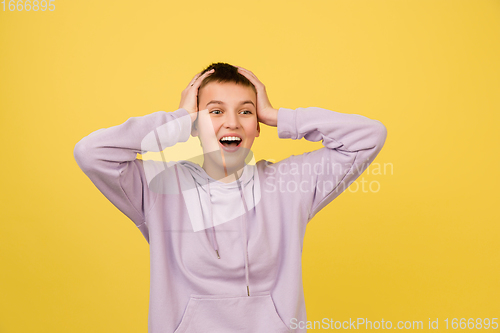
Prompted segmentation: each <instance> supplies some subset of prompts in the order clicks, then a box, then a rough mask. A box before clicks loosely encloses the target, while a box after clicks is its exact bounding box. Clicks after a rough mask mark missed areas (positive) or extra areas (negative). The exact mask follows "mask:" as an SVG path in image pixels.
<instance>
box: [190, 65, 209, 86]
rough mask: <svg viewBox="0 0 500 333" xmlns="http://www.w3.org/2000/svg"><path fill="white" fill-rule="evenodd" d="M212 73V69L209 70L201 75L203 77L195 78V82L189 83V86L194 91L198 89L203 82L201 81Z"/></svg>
mask: <svg viewBox="0 0 500 333" xmlns="http://www.w3.org/2000/svg"><path fill="white" fill-rule="evenodd" d="M213 72H214V69H211V70H209V71H207V72H205V73H203V75H201V76H198V77H197V78H196V80H195V81H194V82H193V83H191V86H192V87H193V88H194V89H198V87H199V86H200V85H201V83H202V82H203V79H204V78H206V77H207V76H209V75H210V74H212V73H213Z"/></svg>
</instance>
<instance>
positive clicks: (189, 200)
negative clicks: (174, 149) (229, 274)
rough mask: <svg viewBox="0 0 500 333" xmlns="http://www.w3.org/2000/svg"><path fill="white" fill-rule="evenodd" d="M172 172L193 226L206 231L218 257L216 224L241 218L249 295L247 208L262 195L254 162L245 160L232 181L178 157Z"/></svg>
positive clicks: (195, 228)
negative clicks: (219, 178) (214, 176)
mask: <svg viewBox="0 0 500 333" xmlns="http://www.w3.org/2000/svg"><path fill="white" fill-rule="evenodd" d="M175 172H176V177H177V181H178V184H180V187H181V191H182V195H183V197H184V201H185V202H186V205H187V210H188V214H189V218H190V220H191V224H192V226H193V230H194V232H205V233H206V234H207V237H208V238H209V239H210V241H211V243H212V247H213V249H214V252H215V257H216V258H217V259H221V258H223V257H224V253H223V251H220V249H219V245H218V243H217V226H218V225H220V224H223V223H225V222H229V221H232V220H234V219H236V218H240V221H241V223H240V226H241V233H240V235H241V242H242V245H243V250H244V263H243V264H244V266H245V280H246V290H247V295H248V296H250V279H249V265H248V230H247V228H248V221H249V218H248V215H249V214H248V212H249V211H250V210H252V209H254V207H255V206H256V205H257V204H258V202H259V201H260V198H261V192H260V182H259V181H258V172H257V167H256V165H255V164H246V165H245V167H244V168H243V172H242V174H241V176H240V178H239V179H237V180H236V181H234V182H231V183H224V182H221V181H218V180H215V179H213V178H212V177H210V176H209V175H208V174H207V173H206V172H205V170H204V169H203V168H202V167H201V166H199V165H198V164H195V163H193V162H190V161H179V162H178V163H177V164H176V165H175ZM179 172H181V173H182V175H180V174H179ZM180 179H182V180H183V181H180ZM203 230H204V231H203ZM215 257H214V258H215Z"/></svg>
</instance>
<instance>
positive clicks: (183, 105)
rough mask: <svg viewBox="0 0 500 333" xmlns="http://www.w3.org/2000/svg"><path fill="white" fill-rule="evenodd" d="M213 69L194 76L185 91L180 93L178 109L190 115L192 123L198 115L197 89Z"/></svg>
mask: <svg viewBox="0 0 500 333" xmlns="http://www.w3.org/2000/svg"><path fill="white" fill-rule="evenodd" d="M213 72H214V69H211V70H209V71H206V72H205V73H203V75H201V72H200V73H198V74H196V75H195V77H194V78H193V79H192V80H191V82H189V84H188V86H187V87H186V89H184V90H183V91H182V94H181V102H180V104H179V109H185V110H186V111H187V112H188V113H189V114H190V115H191V121H192V122H194V121H195V120H196V118H197V116H198V115H197V113H198V105H197V104H198V103H197V99H198V88H199V87H200V84H201V83H202V82H203V79H205V78H206V77H207V76H209V75H210V74H212V73H213Z"/></svg>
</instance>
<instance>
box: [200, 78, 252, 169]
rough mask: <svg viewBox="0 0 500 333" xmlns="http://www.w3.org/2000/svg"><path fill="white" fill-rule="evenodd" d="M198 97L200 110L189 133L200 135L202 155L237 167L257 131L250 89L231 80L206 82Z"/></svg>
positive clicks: (245, 154) (250, 145)
mask: <svg viewBox="0 0 500 333" xmlns="http://www.w3.org/2000/svg"><path fill="white" fill-rule="evenodd" d="M198 97H199V105H198V110H200V112H198V119H197V124H196V126H195V127H196V130H195V133H194V134H193V135H194V136H196V135H198V136H199V137H200V140H201V144H202V146H203V152H204V154H205V156H206V157H207V156H209V155H210V156H215V157H217V158H216V159H215V160H214V161H215V162H216V161H219V162H220V161H221V162H222V163H224V164H228V165H236V164H237V165H238V166H241V165H242V162H244V160H245V158H246V157H247V155H248V153H249V152H250V149H251V148H252V144H253V141H254V139H255V138H256V137H258V136H259V134H260V128H259V127H258V120H257V109H256V105H257V96H256V94H255V92H254V90H253V89H252V88H251V87H248V86H243V85H239V84H236V83H233V82H224V83H218V82H210V83H209V84H207V85H206V86H204V87H203V88H202V89H201V90H200V91H199V92H198ZM223 138H227V139H223ZM216 151H217V152H218V153H216V154H208V153H213V152H216ZM219 156H221V157H222V160H221V158H220V157H219ZM217 164H220V163H217Z"/></svg>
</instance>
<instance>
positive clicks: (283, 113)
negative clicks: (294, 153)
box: [277, 108, 298, 140]
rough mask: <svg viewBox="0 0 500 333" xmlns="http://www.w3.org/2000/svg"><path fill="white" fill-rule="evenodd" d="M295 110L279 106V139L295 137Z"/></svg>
mask: <svg viewBox="0 0 500 333" xmlns="http://www.w3.org/2000/svg"><path fill="white" fill-rule="evenodd" d="M296 119H297V110H293V109H287V108H279V110H278V125H277V127H278V137H279V138H280V139H293V140H295V139H297V136H298V134H297V122H296Z"/></svg>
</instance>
